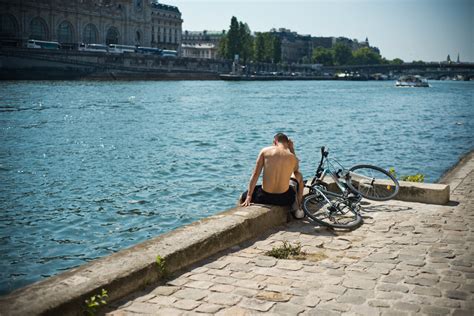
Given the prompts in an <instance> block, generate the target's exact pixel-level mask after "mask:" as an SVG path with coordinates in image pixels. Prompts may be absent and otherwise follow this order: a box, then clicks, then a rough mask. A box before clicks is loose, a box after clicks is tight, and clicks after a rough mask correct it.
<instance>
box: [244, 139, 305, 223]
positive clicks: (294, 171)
mask: <svg viewBox="0 0 474 316" xmlns="http://www.w3.org/2000/svg"><path fill="white" fill-rule="evenodd" d="M298 168H299V163H298V158H296V155H295V148H294V145H293V141H292V140H291V139H289V138H288V136H286V135H285V134H283V133H278V134H276V135H275V137H274V138H273V146H270V147H265V148H263V149H262V150H261V151H260V154H259V155H258V158H257V163H256V165H255V169H254V171H253V173H252V177H251V178H250V183H249V186H248V191H246V192H244V193H243V194H242V197H241V203H242V204H241V205H242V206H249V205H250V203H251V202H253V203H261V204H274V205H293V203H294V202H295V199H296V202H297V203H296V207H293V208H296V209H294V210H293V211H296V212H295V217H297V218H301V217H303V216H304V213H303V211H302V210H301V208H300V205H301V201H302V199H303V188H304V187H303V175H302V174H301V173H300V172H299V170H298ZM262 169H263V183H262V185H256V184H257V180H258V178H259V177H260V173H261V172H262ZM291 181H294V182H296V184H297V185H296V187H297V189H296V191H297V192H295V188H294V187H293V186H290V183H291Z"/></svg>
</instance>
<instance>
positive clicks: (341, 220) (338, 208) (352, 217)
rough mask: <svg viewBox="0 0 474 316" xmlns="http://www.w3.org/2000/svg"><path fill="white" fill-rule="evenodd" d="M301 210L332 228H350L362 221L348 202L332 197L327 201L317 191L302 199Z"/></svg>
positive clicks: (314, 219) (321, 223)
mask: <svg viewBox="0 0 474 316" xmlns="http://www.w3.org/2000/svg"><path fill="white" fill-rule="evenodd" d="M303 211H304V212H305V214H306V216H308V217H309V218H310V219H312V220H313V221H315V222H317V223H319V224H320V225H324V226H329V227H334V228H345V229H351V228H354V227H356V226H358V225H359V224H360V223H361V222H362V217H361V216H360V214H359V213H358V212H357V211H356V210H355V209H354V206H353V205H352V204H351V203H350V202H348V201H346V200H344V199H342V198H333V199H332V201H331V200H330V202H328V201H327V200H326V199H325V198H324V197H323V196H322V195H321V194H319V193H315V194H311V195H307V196H306V197H305V198H304V199H303Z"/></svg>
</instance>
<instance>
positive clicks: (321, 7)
mask: <svg viewBox="0 0 474 316" xmlns="http://www.w3.org/2000/svg"><path fill="white" fill-rule="evenodd" d="M160 2H161V3H165V4H171V5H176V6H178V7H179V9H180V11H181V12H182V17H183V20H184V22H183V30H192V31H200V30H223V29H228V27H229V24H230V18H231V17H232V16H233V15H234V16H236V17H237V18H238V19H239V21H244V22H247V23H248V25H249V26H250V29H251V30H252V31H268V30H270V29H271V28H273V27H275V28H280V27H284V28H289V29H291V30H293V31H297V32H298V33H300V34H311V35H313V36H345V37H349V38H356V39H358V40H365V38H366V37H368V38H369V42H370V44H371V45H372V46H377V47H379V48H380V50H381V53H382V56H384V57H386V58H388V59H393V58H395V57H399V58H402V59H403V60H405V61H412V60H419V59H422V60H425V61H440V60H445V59H446V56H447V55H448V54H450V55H451V59H453V60H455V59H456V58H457V54H458V53H459V54H460V56H461V61H470V62H474V0H273V1H271V0H254V1H250V0H240V1H238V0H162V1H160Z"/></svg>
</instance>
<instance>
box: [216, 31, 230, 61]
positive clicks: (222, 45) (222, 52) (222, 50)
mask: <svg viewBox="0 0 474 316" xmlns="http://www.w3.org/2000/svg"><path fill="white" fill-rule="evenodd" d="M227 41H228V40H227V36H226V35H225V36H223V37H222V38H221V39H220V40H219V46H218V47H217V54H218V55H219V56H220V57H222V58H227Z"/></svg>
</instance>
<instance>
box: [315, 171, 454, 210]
mask: <svg viewBox="0 0 474 316" xmlns="http://www.w3.org/2000/svg"><path fill="white" fill-rule="evenodd" d="M324 182H325V183H326V184H327V185H328V189H329V190H330V191H333V192H340V190H339V188H338V187H337V185H336V183H335V182H334V180H333V179H332V178H329V177H327V178H326V179H324ZM399 183H400V191H399V192H398V194H397V196H396V197H395V200H400V201H406V202H418V203H426V204H439V205H443V204H447V203H448V202H449V197H450V190H449V185H448V184H441V183H419V182H408V181H399ZM308 184H309V183H308Z"/></svg>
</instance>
